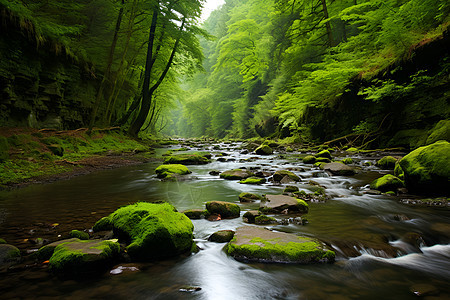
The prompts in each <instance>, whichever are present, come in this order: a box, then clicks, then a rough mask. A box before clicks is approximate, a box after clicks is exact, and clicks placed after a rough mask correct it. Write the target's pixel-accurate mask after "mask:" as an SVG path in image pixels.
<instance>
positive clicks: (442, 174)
mask: <svg viewBox="0 0 450 300" xmlns="http://www.w3.org/2000/svg"><path fill="white" fill-rule="evenodd" d="M449 162H450V143H449V142H447V141H438V142H436V143H434V144H431V145H429V146H425V147H420V148H418V149H416V150H414V151H412V152H411V153H409V154H408V155H406V156H405V157H403V158H402V159H401V160H400V162H399V164H400V167H401V168H402V170H403V172H404V178H405V184H406V187H407V188H408V190H410V191H415V192H420V193H431V194H443V195H448V194H449V188H448V187H449V186H450V164H449Z"/></svg>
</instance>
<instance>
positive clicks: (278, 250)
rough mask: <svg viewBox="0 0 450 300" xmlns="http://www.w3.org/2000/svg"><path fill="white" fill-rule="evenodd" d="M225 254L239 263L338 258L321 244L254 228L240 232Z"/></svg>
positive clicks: (242, 228) (332, 259)
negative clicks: (239, 261)
mask: <svg viewBox="0 0 450 300" xmlns="http://www.w3.org/2000/svg"><path fill="white" fill-rule="evenodd" d="M225 250H226V252H227V253H228V255H230V256H232V257H234V258H235V259H237V260H241V261H252V262H265V263H298V264H309V263H319V262H321V263H324V262H333V261H334V258H335V253H334V252H333V251H331V250H329V249H328V248H327V247H326V246H325V245H324V244H323V243H321V242H320V241H318V240H315V239H311V238H308V237H301V236H297V235H294V234H288V233H282V232H272V231H270V230H267V229H263V228H259V227H253V226H252V227H250V226H245V227H240V228H238V229H237V230H236V234H235V235H234V238H233V239H232V240H231V242H230V243H228V245H227V246H226V247H225Z"/></svg>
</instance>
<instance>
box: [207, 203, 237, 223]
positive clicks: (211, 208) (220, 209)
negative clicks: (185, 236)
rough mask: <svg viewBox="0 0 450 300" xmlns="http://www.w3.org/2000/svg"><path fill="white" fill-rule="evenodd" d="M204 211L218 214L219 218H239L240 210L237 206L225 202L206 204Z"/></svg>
mask: <svg viewBox="0 0 450 300" xmlns="http://www.w3.org/2000/svg"><path fill="white" fill-rule="evenodd" d="M206 210H207V211H208V212H209V213H210V214H218V215H220V216H221V218H223V219H226V218H239V215H240V213H241V208H240V207H239V205H237V204H234V203H231V202H225V201H210V202H207V203H206Z"/></svg>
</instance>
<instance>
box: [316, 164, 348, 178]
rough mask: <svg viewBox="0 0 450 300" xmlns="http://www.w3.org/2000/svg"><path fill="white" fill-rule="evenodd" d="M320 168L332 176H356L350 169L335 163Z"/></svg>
mask: <svg viewBox="0 0 450 300" xmlns="http://www.w3.org/2000/svg"><path fill="white" fill-rule="evenodd" d="M322 168H323V169H324V170H325V171H327V172H329V173H331V174H333V175H339V176H352V175H355V174H356V171H355V169H353V168H352V167H350V166H347V165H345V164H342V163H337V162H333V163H328V164H325V165H323V167H322Z"/></svg>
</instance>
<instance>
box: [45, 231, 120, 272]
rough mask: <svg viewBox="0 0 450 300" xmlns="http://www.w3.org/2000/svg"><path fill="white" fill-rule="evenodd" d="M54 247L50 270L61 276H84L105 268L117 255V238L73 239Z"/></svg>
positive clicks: (118, 247) (118, 246)
mask: <svg viewBox="0 0 450 300" xmlns="http://www.w3.org/2000/svg"><path fill="white" fill-rule="evenodd" d="M66 241H67V242H63V243H60V244H59V245H58V246H56V247H55V248H54V251H53V254H52V256H51V257H50V260H49V267H50V270H51V271H53V272H56V273H58V274H61V275H63V276H86V275H92V274H97V273H99V272H102V271H105V270H107V268H108V267H110V266H111V265H112V263H113V261H114V259H115V258H116V257H117V256H118V254H119V252H120V245H119V243H118V242H117V240H89V241H82V240H79V239H73V240H71V241H69V240H66Z"/></svg>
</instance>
